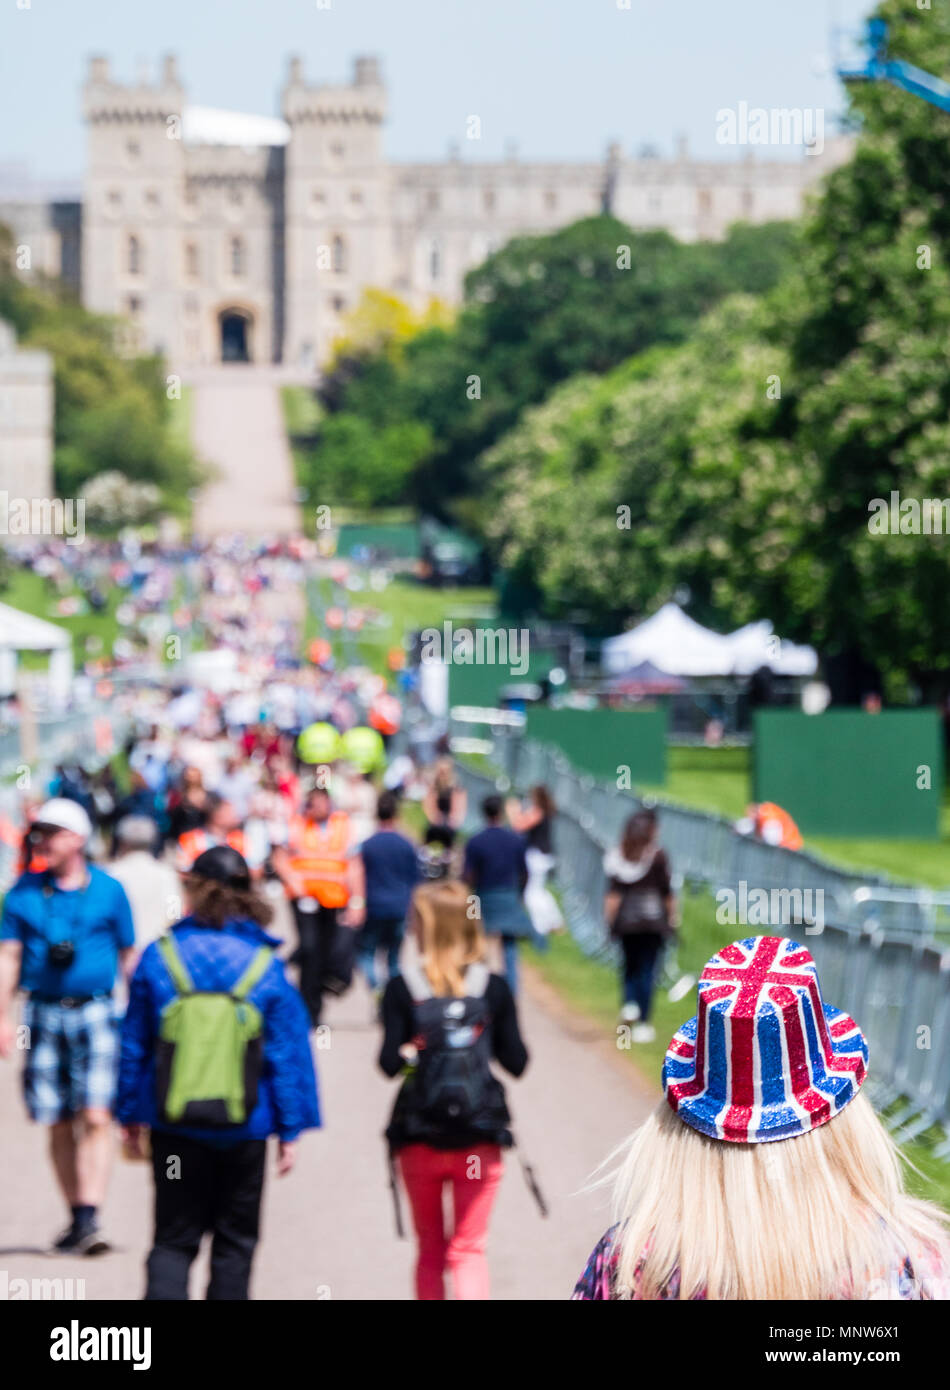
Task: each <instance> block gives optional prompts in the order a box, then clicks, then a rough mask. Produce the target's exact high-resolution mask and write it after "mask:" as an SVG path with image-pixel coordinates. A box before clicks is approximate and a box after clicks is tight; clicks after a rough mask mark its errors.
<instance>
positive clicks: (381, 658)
mask: <svg viewBox="0 0 950 1390" xmlns="http://www.w3.org/2000/svg"><path fill="white" fill-rule="evenodd" d="M335 587H336V586H335V585H334V584H333V583H332V582H331V581H330V580H329V579H326V578H322V579H320V580H318V581H316V582H315V584H314V589H315V591H316V592H315V598H316V604H317V609H316V610H315V609H314V606H313V604H312V603H311V602H309V601H308V605H307V616H306V620H305V622H304V646H305V647H306V645H307V644H308V643H309V642H310V641H311V640H312V639H313V638H314V637H328V638H329V640H330V642H331V643H332V645H333V653H334V656H335V658H336V660H337V662H338V663H343V662H346V661H348V660H352V659H354V657H355V659H356V660H358V661H360V662H362V663H363V664H364V665H366V666H369V667H370V669H371V670H373V671H378V672H380V673H381V674H384V675H385V674H388V667H387V665H386V653H387V652H388V651H389V649H390V648H391V647H401V646H402V644H403V639H404V638H405V636H406V633H407V632H412V631H415V630H416V629H417V628H423V627H441V625H442V623H443V622H444V621H445V620H446V619H447V618H450V617H451V618H455V619H458V618H459V617H464V618H467V617H469V616H471V615H472V614H473V612H474V611H481V610H484V609H486V608H488V609H494V605H495V593H494V590H493V589H479V588H460V589H435V588H430V587H429V586H428V585H425V584H418V583H415V582H414V581H413V580H411V579H393V580H391V581H390V583H389V584H388V586H387V587H386V588H385V589H383V590H381V591H380V592H378V593H377V592H376V591H375V590H373V589H366V590H363V591H361V592H360V593H350V594H348V595H347V597H348V601H349V603H350V605H351V606H356V607H362V606H364V605H365V606H366V607H369V608H376V609H378V610H379V611H380V613H382V614H383V615H384V617H385V618H388V619H389V622H388V625H386V626H384V627H380V628H374V629H368V630H364V631H363V632H359V633H350V634H347V635H346V636H345V637H343V636H341V635H340V633H338V632H336V633H328V632H327V631H326V630H325V628H324V625H323V613H324V612H325V611H326V609H327V608H328V607H331V606H332V605H333V604H334V602H336V601H337V600H338V599H339V594H336V595H335V594H334V590H335Z"/></svg>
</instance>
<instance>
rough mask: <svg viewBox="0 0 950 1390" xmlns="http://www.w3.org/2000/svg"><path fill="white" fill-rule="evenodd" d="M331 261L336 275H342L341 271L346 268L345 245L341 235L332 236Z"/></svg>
mask: <svg viewBox="0 0 950 1390" xmlns="http://www.w3.org/2000/svg"><path fill="white" fill-rule="evenodd" d="M331 263H332V265H333V269H334V270H335V271H336V273H337V274H338V275H342V273H343V272H344V271H345V270H346V246H345V245H344V243H343V238H342V237H341V236H335V237H334V238H333V246H332V250H331Z"/></svg>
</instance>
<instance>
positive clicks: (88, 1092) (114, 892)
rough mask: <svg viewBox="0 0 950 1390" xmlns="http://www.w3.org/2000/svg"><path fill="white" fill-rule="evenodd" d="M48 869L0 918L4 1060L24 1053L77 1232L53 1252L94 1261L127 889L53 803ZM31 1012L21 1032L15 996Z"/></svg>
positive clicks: (75, 821)
mask: <svg viewBox="0 0 950 1390" xmlns="http://www.w3.org/2000/svg"><path fill="white" fill-rule="evenodd" d="M33 829H34V832H35V833H36V834H37V836H38V837H39V850H40V853H41V854H42V856H43V858H44V860H45V861H46V865H47V868H46V869H45V871H44V872H43V873H37V874H30V873H27V874H23V875H22V877H21V878H19V879H18V880H17V882H16V883H15V884H14V885H13V887H12V888H11V889H10V892H9V893H8V894H7V896H6V900H5V901H4V904H3V915H2V917H0V1057H9V1056H10V1055H11V1054H12V1053H13V1051H14V1050H15V1049H17V1048H20V1049H23V1050H24V1051H25V1052H26V1065H25V1068H24V1073H23V1091H24V1096H25V1098H26V1105H27V1109H28V1110H29V1113H30V1116H31V1118H32V1119H34V1120H36V1121H37V1122H38V1123H39V1124H44V1125H49V1126H50V1156H51V1158H52V1162H53V1169H54V1172H55V1174H56V1179H57V1181H58V1183H59V1185H60V1188H61V1190H62V1192H63V1196H64V1197H65V1198H66V1201H67V1203H68V1205H69V1207H70V1209H71V1212H72V1221H71V1224H70V1226H69V1227H68V1228H67V1230H66V1231H64V1232H63V1234H62V1235H61V1236H60V1237H59V1239H58V1240H57V1241H56V1242H55V1245H54V1249H56V1250H59V1251H70V1252H74V1253H81V1254H87V1255H94V1254H98V1253H100V1252H101V1251H102V1250H106V1249H108V1245H107V1244H106V1242H105V1241H104V1240H103V1239H102V1236H101V1235H100V1233H99V1219H98V1215H99V1207H100V1205H101V1204H102V1201H103V1198H104V1197H105V1189H106V1184H107V1182H108V1177H109V1168H110V1165H111V1160H112V1148H113V1135H112V1108H113V1104H114V1101H115V1088H116V1077H117V1072H118V1059H119V1036H118V1019H117V1017H116V1011H115V1002H114V1000H113V997H112V991H113V989H114V988H115V982H116V975H117V973H118V970H119V967H120V966H121V968H122V970H123V971H124V973H125V974H126V975H128V974H130V973H131V970H132V965H133V963H134V959H135V950H134V946H135V929H134V927H133V924H132V912H131V909H130V907H129V901H128V898H127V897H126V895H125V889H124V888H123V887H122V885H121V884H120V883H119V882H118V881H117V880H116V879H114V878H111V877H110V876H109V875H108V874H106V873H103V871H102V870H101V869H97V868H96V867H95V866H94V865H92V864H89V863H88V862H87V859H86V852H85V851H86V845H87V843H88V841H89V837H90V836H91V834H92V823H91V822H90V820H89V817H88V815H87V814H86V812H85V811H84V810H83V808H82V807H81V806H80V805H79V804H78V802H75V801H68V800H66V799H65V798H63V797H54V798H53V799H52V800H50V801H47V802H46V804H45V805H44V806H43V807H41V809H40V811H39V814H38V816H37V819H36V821H35V823H34V826H33ZM18 986H19V988H20V989H22V990H24V991H25V993H26V994H27V996H28V997H27V1000H26V1003H25V1005H24V1008H23V1015H22V1018H21V1021H20V1026H19V1028H17V1027H16V1025H15V1022H14V999H15V996H16V991H17V987H18Z"/></svg>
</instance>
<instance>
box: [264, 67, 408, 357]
mask: <svg viewBox="0 0 950 1390" xmlns="http://www.w3.org/2000/svg"><path fill="white" fill-rule="evenodd" d="M281 105H282V111H283V115H284V119H285V120H286V122H287V123H288V125H289V126H290V132H291V133H290V140H289V142H288V145H287V150H286V156H285V160H286V162H285V170H286V182H285V200H286V201H285V218H286V233H285V254H286V277H287V278H286V296H287V324H286V338H285V357H286V360H287V361H290V362H295V363H316V362H320V361H323V360H325V358H326V356H327V354H328V352H329V350H330V345H331V344H332V341H333V339H334V338H335V337H336V336H337V335H338V333H339V332H340V322H341V319H342V316H343V315H344V314H345V313H346V312H347V311H348V310H349V309H351V308H352V307H353V306H354V304H355V302H356V300H357V298H358V296H359V293H360V290H361V288H362V287H363V286H365V285H367V284H369V285H384V284H387V283H388V278H389V274H390V265H389V259H390V245H389V241H390V238H389V227H390V220H389V207H388V179H387V172H386V168H385V166H384V164H383V158H382V146H381V132H382V123H383V120H384V117H385V114H386V93H385V89H384V87H383V84H382V78H381V75H380V71H379V65H378V63H377V61H376V59H375V58H369V57H360V58H357V59H356V61H355V63H354V66H353V80H352V82H351V83H350V84H349V85H348V86H311V85H309V83H308V82H307V79H306V76H305V73H304V66H303V63H302V61H301V60H300V58H297V57H295V58H292V59H291V60H290V65H289V68H288V73H287V81H286V83H285V86H284V89H283V93H282V101H281Z"/></svg>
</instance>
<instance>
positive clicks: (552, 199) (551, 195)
mask: <svg viewBox="0 0 950 1390" xmlns="http://www.w3.org/2000/svg"><path fill="white" fill-rule="evenodd" d="M544 206H545V207H546V208H547V210H548V212H553V211H554V209H555V208H556V207H557V194H556V193H555V192H554V190H553V189H552V188H549V189H548V191H547V192H546V193H545V195H544Z"/></svg>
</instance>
